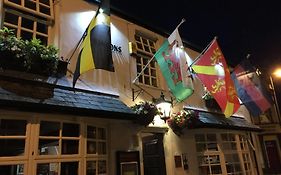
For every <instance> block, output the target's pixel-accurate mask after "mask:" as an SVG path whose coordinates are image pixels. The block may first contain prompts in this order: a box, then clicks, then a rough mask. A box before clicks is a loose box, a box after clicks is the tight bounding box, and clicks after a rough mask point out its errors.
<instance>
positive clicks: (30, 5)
mask: <svg viewBox="0 0 281 175" xmlns="http://www.w3.org/2000/svg"><path fill="white" fill-rule="evenodd" d="M24 6H25V7H26V8H29V9H32V10H36V3H35V2H33V1H30V0H25V1H24Z"/></svg>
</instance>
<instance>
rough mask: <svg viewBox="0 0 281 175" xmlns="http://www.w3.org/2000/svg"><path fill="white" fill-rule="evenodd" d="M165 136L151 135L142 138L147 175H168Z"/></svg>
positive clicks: (145, 172) (159, 134) (160, 134)
mask: <svg viewBox="0 0 281 175" xmlns="http://www.w3.org/2000/svg"><path fill="white" fill-rule="evenodd" d="M163 136H164V135H163V134H162V133H150V134H145V136H143V137H142V148H143V165H144V174H145V175H166V164H165V154H164V147H163Z"/></svg>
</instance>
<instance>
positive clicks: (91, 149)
mask: <svg viewBox="0 0 281 175" xmlns="http://www.w3.org/2000/svg"><path fill="white" fill-rule="evenodd" d="M96 153H97V145H96V142H92V141H88V142H87V154H96Z"/></svg>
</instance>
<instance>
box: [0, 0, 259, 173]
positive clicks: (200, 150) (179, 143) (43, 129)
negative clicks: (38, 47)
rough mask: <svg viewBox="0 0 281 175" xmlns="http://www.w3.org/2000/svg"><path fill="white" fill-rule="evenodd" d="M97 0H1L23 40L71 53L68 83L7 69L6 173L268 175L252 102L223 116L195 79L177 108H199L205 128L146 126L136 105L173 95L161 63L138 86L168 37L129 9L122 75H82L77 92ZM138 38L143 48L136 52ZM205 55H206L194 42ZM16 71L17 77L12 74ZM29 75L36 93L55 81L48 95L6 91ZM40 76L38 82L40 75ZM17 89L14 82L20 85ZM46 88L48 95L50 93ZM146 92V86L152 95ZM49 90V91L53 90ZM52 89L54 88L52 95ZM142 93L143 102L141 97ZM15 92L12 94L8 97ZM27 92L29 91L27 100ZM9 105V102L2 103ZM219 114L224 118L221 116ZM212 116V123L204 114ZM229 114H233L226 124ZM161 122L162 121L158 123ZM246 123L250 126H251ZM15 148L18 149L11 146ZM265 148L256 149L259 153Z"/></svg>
mask: <svg viewBox="0 0 281 175" xmlns="http://www.w3.org/2000/svg"><path fill="white" fill-rule="evenodd" d="M96 9H97V5H96V4H95V3H93V4H89V3H87V2H85V1H83V0H75V1H69V0H59V1H56V0H55V1H54V2H53V1H52V0H37V1H23V0H1V12H2V13H1V14H2V21H1V24H2V25H3V26H6V27H9V28H13V29H15V31H16V34H17V36H20V37H23V38H26V39H30V38H32V37H37V38H39V39H41V40H42V41H43V43H46V44H47V43H48V44H54V45H56V46H58V48H59V49H60V56H61V57H63V58H64V59H71V60H70V64H69V65H68V69H69V71H68V73H67V75H66V76H65V77H63V78H61V79H56V78H51V77H49V78H47V79H46V80H40V82H39V85H38V84H36V83H35V84H36V86H35V85H34V86H33V85H30V83H31V84H33V83H34V81H35V82H38V79H36V78H33V76H32V75H28V76H27V77H25V78H22V77H21V76H20V77H17V76H15V75H14V72H11V73H10V72H5V71H4V72H1V77H6V79H4V80H3V81H2V80H1V91H0V93H1V95H2V97H3V98H1V100H0V101H1V106H2V107H1V109H0V145H1V150H0V172H5V173H6V174H9V175H22V174H25V175H33V174H38V175H39V174H40V175H47V174H54V175H72V174H73V175H74V174H75V175H76V174H79V175H84V174H86V175H92V174H108V175H110V174H121V172H123V174H126V173H127V174H154V175H157V174H159V175H162V174H169V175H175V174H187V175H192V174H194V175H195V174H213V175H214V174H249V175H250V174H258V172H259V174H262V171H261V167H259V165H260V162H261V155H260V154H255V152H259V151H260V148H259V146H258V145H257V144H256V143H257V140H256V139H257V137H256V132H257V131H259V128H258V127H256V126H255V125H253V124H251V122H250V116H249V113H248V111H247V110H246V109H245V107H244V106H242V107H241V108H240V109H239V111H238V112H237V113H236V114H235V117H234V119H233V121H232V122H230V123H228V124H227V125H226V124H224V122H225V121H226V119H224V116H222V115H220V113H221V112H219V111H213V112H212V113H209V112H208V108H207V107H206V106H205V103H204V101H203V100H202V98H201V97H202V95H203V94H204V88H203V87H202V84H201V82H199V80H198V79H196V78H195V79H194V81H193V85H194V90H195V92H194V93H193V95H191V97H189V98H188V99H186V100H185V101H184V102H182V103H177V104H176V105H174V106H173V109H172V111H173V112H178V111H180V110H182V109H185V110H188V109H192V110H198V111H200V112H201V113H200V114H201V116H200V122H199V124H198V126H196V127H195V126H194V128H193V129H185V130H184V131H183V134H182V135H181V136H180V137H179V136H178V135H176V134H175V133H174V132H173V130H172V129H170V128H169V127H168V125H167V124H166V123H165V122H164V121H163V120H157V119H155V123H153V124H150V125H149V126H148V127H143V126H141V125H138V124H136V123H134V122H133V120H134V118H136V115H135V114H133V113H132V111H131V110H130V108H129V106H132V105H134V104H135V103H138V102H140V101H152V97H154V98H157V97H159V95H160V93H161V92H164V94H165V96H166V98H169V97H171V95H170V94H169V91H168V88H167V86H166V83H165V80H164V78H163V77H162V75H161V72H160V70H159V67H158V65H157V63H156V62H155V61H152V62H151V63H150V64H149V65H148V67H147V69H146V70H145V71H144V72H143V73H142V74H141V76H139V78H138V79H137V81H136V83H132V81H133V80H134V79H135V77H136V75H137V73H140V72H141V70H142V69H143V67H144V66H145V65H146V64H147V63H148V60H149V59H150V58H151V57H152V56H153V54H154V53H155V52H156V51H157V49H158V48H159V47H160V45H161V44H162V43H163V41H164V39H165V37H167V36H163V35H161V34H159V33H157V32H156V31H154V30H153V29H147V28H144V27H142V26H141V25H139V24H136V23H134V21H128V20H127V19H126V17H125V16H124V15H120V14H121V13H120V12H119V13H118V12H114V11H113V12H112V14H111V42H112V43H111V44H112V55H113V62H114V66H115V72H107V71H104V70H93V71H88V72H86V73H85V74H83V75H81V77H80V79H79V80H78V81H77V83H76V86H75V90H74V89H72V73H73V72H74V70H75V66H76V59H77V53H75V54H74V56H73V57H72V58H69V57H70V55H71V54H72V53H73V50H74V48H75V47H76V45H77V43H78V41H79V40H80V38H81V37H82V35H83V32H84V31H85V29H86V27H87V26H88V24H89V22H90V20H91V19H92V17H93V16H94V15H95V10H96ZM129 42H131V43H132V46H133V47H134V49H133V51H132V53H130V52H129V50H130V49H131V48H129V44H128V43H129ZM185 50H186V52H187V53H188V55H189V56H190V57H191V58H193V59H194V58H196V56H197V55H199V52H197V51H195V50H192V49H190V48H188V47H186V48H185ZM8 73H9V74H8ZM7 77H12V79H14V80H18V79H21V81H19V82H22V79H24V80H26V81H24V83H23V84H24V86H22V87H28V88H29V89H31V90H29V91H28V93H32V92H33V91H36V92H38V93H42V92H41V91H39V90H38V91H37V88H35V87H38V88H39V89H40V86H43V84H44V85H46V84H47V85H46V86H47V87H46V89H48V91H49V90H50V87H49V86H48V85H49V84H51V85H52V87H53V89H52V88H51V95H50V96H49V97H47V98H43V99H42V98H40V99H38V98H36V97H34V96H33V97H30V96H29V95H28V93H26V94H27V95H26V94H25V95H24V97H23V95H22V94H20V93H15V92H13V91H12V92H11V91H10V90H9V89H8V91H6V90H7V89H5V87H6V86H4V85H7V84H9V83H10V84H13V85H14V86H17V92H19V90H18V88H19V86H21V85H20V83H19V82H17V81H15V82H13V83H11V80H8V78H7ZM35 79H36V80H35ZM14 86H13V87H14ZM46 89H45V91H46ZM142 89H144V90H145V91H142ZM43 91H44V90H43ZM45 91H44V92H45ZM132 92H134V95H135V98H133V96H132ZM4 96H5V98H4ZM26 96H27V97H26ZM2 104H3V105H2ZM210 116H211V117H212V116H215V117H216V120H215V121H214V120H212V121H211V119H212V118H210ZM204 118H205V122H204V120H203V119H204ZM222 118H223V120H221V119H222ZM157 121H159V122H157ZM242 124H244V125H242ZM11 145H13V146H11ZM254 150H255V151H254Z"/></svg>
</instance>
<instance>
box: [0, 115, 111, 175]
mask: <svg viewBox="0 0 281 175" xmlns="http://www.w3.org/2000/svg"><path fill="white" fill-rule="evenodd" d="M0 145H1V149H0V175H2V174H3V175H4V174H5V175H82V174H83V175H84V174H86V175H106V174H108V165H107V164H108V155H107V154H108V148H107V146H108V136H107V128H106V127H104V126H101V125H96V124H95V122H92V123H91V122H88V121H87V122H83V121H79V122H77V121H68V120H62V119H61V118H57V119H52V118H50V119H49V120H48V119H46V117H44V118H43V117H42V118H39V117H30V118H25V119H22V118H14V119H13V117H11V116H8V117H2V116H0ZM31 165H32V166H31Z"/></svg>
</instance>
